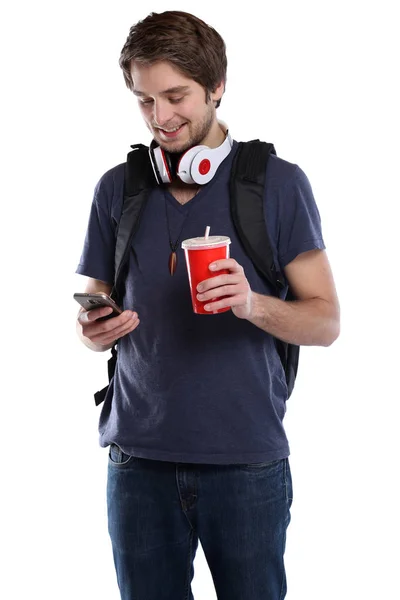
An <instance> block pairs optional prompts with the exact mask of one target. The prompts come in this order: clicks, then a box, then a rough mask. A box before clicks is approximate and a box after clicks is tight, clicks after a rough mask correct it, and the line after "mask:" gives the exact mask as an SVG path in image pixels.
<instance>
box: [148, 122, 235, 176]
mask: <svg viewBox="0 0 400 600" xmlns="http://www.w3.org/2000/svg"><path fill="white" fill-rule="evenodd" d="M231 149H232V138H231V136H230V135H229V132H228V130H226V136H225V140H224V141H223V142H222V144H221V145H220V146H218V148H209V147H208V146H194V147H193V148H189V150H186V152H184V153H183V154H182V156H181V157H180V158H179V160H178V163H177V165H176V167H174V162H175V164H176V159H175V161H174V159H173V158H172V157H174V155H173V154H170V153H169V152H166V151H165V150H163V149H162V148H160V146H158V145H157V142H155V141H154V140H153V141H152V142H151V144H150V147H149V156H150V161H151V164H152V167H153V171H154V175H155V178H156V180H157V183H159V184H161V183H171V182H172V180H173V179H174V177H179V179H181V180H182V181H183V182H184V183H197V184H199V185H204V184H206V183H208V182H209V181H211V179H212V178H213V177H214V175H215V173H216V171H217V169H218V167H219V165H220V164H221V163H222V161H223V160H224V159H225V158H226V157H227V156H228V154H229V152H230V151H231ZM175 157H176V155H175Z"/></svg>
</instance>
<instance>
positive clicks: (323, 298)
mask: <svg viewBox="0 0 400 600" xmlns="http://www.w3.org/2000/svg"><path fill="white" fill-rule="evenodd" d="M214 264H215V268H213V265H210V270H211V271H214V272H217V271H219V270H221V269H229V274H227V275H217V276H216V277H213V278H210V279H207V280H205V281H203V282H201V283H200V284H199V285H198V286H197V290H198V291H199V292H201V293H200V294H198V295H197V297H198V299H199V300H202V301H207V300H211V299H212V298H215V297H217V298H218V297H221V296H226V298H223V299H222V300H217V301H216V302H212V303H209V304H206V305H205V309H206V310H209V311H210V312H211V311H213V310H217V309H219V308H224V307H226V306H230V307H231V308H232V312H233V313H234V314H235V315H236V316H237V317H238V318H239V319H247V320H248V321H250V323H253V324H254V325H256V326H257V327H259V328H260V329H263V330H264V331H266V332H267V333H270V334H271V335H273V336H274V337H277V338H279V339H281V340H283V341H285V342H288V343H291V344H297V345H299V346H300V345H302V346H330V344H332V343H333V342H334V341H335V340H336V338H337V337H338V335H339V331H340V309H339V301H338V298H337V294H336V290H335V284H334V281H333V276H332V272H331V269H330V266H329V262H328V258H327V255H326V253H325V251H324V250H310V251H308V252H303V253H302V254H299V255H298V256H297V257H296V258H295V259H294V260H293V261H292V262H290V263H289V264H288V265H287V266H286V267H285V269H284V271H285V275H286V277H287V280H288V282H289V285H290V287H291V289H292V291H293V294H294V296H295V297H296V298H297V300H296V301H295V302H286V301H284V300H280V299H279V298H275V297H273V296H263V295H262V294H257V293H255V292H253V291H252V290H251V288H250V285H249V282H248V281H247V279H246V275H245V273H244V270H243V267H242V266H241V265H239V264H238V263H237V262H236V260H234V259H232V258H228V259H224V260H218V261H215V263H214Z"/></svg>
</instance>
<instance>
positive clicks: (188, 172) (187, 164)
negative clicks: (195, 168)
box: [176, 146, 208, 183]
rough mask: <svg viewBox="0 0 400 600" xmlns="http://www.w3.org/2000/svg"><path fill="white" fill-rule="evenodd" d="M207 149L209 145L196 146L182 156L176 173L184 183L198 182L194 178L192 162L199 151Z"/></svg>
mask: <svg viewBox="0 0 400 600" xmlns="http://www.w3.org/2000/svg"><path fill="white" fill-rule="evenodd" d="M207 149H208V146H194V148H190V149H189V150H187V151H186V152H185V154H183V155H182V156H181V158H180V161H179V163H178V165H177V167H176V174H177V175H178V177H179V179H181V180H182V181H183V182H184V183H197V181H195V179H193V175H192V164H193V161H194V159H195V157H196V156H197V155H198V154H199V152H201V151H202V150H207Z"/></svg>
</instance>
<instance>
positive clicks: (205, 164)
mask: <svg viewBox="0 0 400 600" xmlns="http://www.w3.org/2000/svg"><path fill="white" fill-rule="evenodd" d="M210 169H211V163H210V161H209V160H208V158H203V160H202V161H201V163H200V164H199V173H200V175H207V173H208V171H209V170H210Z"/></svg>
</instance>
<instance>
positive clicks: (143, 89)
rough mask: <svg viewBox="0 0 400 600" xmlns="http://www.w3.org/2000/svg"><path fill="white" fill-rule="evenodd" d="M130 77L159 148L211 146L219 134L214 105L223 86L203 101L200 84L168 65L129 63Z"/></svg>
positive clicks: (178, 148)
mask: <svg viewBox="0 0 400 600" xmlns="http://www.w3.org/2000/svg"><path fill="white" fill-rule="evenodd" d="M131 75H132V80H133V83H134V90H133V93H134V94H135V95H136V96H137V97H138V102H139V107H140V110H141V113H142V115H143V118H144V120H145V122H146V125H147V127H148V128H149V130H150V131H151V134H152V136H153V138H154V139H155V140H156V142H157V143H158V144H159V145H160V146H161V148H163V149H164V150H167V151H168V152H179V153H180V152H184V151H185V150H187V149H188V148H191V147H192V146H196V145H198V144H206V145H212V141H213V140H212V138H213V135H214V136H215V132H216V131H219V133H220V130H219V126H218V123H217V120H216V116H215V105H214V102H215V101H216V100H218V99H219V98H220V97H221V96H222V92H223V84H221V86H219V87H218V88H217V90H216V91H215V92H214V93H212V94H210V98H209V99H208V101H206V93H205V91H204V89H203V88H202V87H201V85H199V84H198V83H197V82H195V81H193V79H188V78H187V77H185V76H184V75H182V74H181V73H180V72H179V71H177V70H176V69H175V68H174V67H173V66H172V65H171V64H170V63H168V62H159V63H156V64H154V65H150V66H149V65H140V64H137V63H134V62H133V65H132V68H131ZM217 135H218V134H217ZM210 138H211V139H210ZM210 142H211V143H210Z"/></svg>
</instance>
